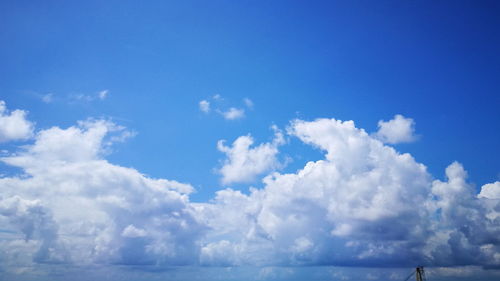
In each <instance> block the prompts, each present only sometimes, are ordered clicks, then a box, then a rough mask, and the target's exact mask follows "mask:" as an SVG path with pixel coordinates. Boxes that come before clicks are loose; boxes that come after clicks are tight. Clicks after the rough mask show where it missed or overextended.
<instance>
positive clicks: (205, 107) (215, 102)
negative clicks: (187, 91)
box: [198, 94, 253, 120]
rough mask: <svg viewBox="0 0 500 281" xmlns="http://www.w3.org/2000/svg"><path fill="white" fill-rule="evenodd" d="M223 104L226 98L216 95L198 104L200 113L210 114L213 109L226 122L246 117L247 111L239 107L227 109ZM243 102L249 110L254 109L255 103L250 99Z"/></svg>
mask: <svg viewBox="0 0 500 281" xmlns="http://www.w3.org/2000/svg"><path fill="white" fill-rule="evenodd" d="M223 102H224V98H222V96H221V95H219V94H216V95H214V96H213V97H212V98H211V99H209V100H201V101H200V102H199V103H198V107H199V108H200V111H202V112H204V113H209V112H210V111H212V108H213V109H214V111H215V112H216V113H218V114H220V115H221V116H222V117H224V119H226V120H237V119H241V118H244V117H245V109H243V108H237V107H229V108H228V109H226V107H225V106H222V104H223ZM243 102H244V103H245V105H246V107H247V108H250V109H252V108H253V102H252V101H251V100H250V99H249V98H245V99H243Z"/></svg>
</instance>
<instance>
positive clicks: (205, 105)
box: [199, 100, 210, 113]
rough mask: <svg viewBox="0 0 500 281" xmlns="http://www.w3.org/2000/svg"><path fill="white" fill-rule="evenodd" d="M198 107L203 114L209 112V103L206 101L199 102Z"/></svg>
mask: <svg viewBox="0 0 500 281" xmlns="http://www.w3.org/2000/svg"><path fill="white" fill-rule="evenodd" d="M199 107H200V110H201V111H203V112H205V113H208V112H210V102H209V101H206V100H202V101H200V103H199Z"/></svg>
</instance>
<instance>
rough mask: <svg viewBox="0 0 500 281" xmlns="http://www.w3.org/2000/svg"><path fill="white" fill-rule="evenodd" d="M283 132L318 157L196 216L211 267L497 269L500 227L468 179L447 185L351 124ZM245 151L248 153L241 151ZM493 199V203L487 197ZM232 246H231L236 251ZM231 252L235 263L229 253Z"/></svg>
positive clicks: (451, 176) (222, 195)
mask: <svg viewBox="0 0 500 281" xmlns="http://www.w3.org/2000/svg"><path fill="white" fill-rule="evenodd" d="M289 133H290V134H292V135H294V136H297V137H298V138H300V139H301V140H302V141H304V142H305V143H308V144H311V145H313V146H316V147H318V148H320V149H322V150H324V151H325V159H324V160H318V161H316V162H309V163H307V164H306V165H305V167H304V168H303V169H301V170H299V171H297V172H296V173H292V174H279V173H274V174H272V175H271V176H268V177H267V178H266V179H265V180H264V183H265V187H264V188H263V189H260V190H257V189H252V190H251V193H250V194H249V195H244V194H242V193H241V192H239V191H234V190H230V189H228V190H223V191H219V192H218V193H217V197H216V199H215V200H214V202H213V203H210V204H200V205H199V206H198V212H199V213H200V215H201V216H202V217H204V221H205V222H206V223H207V224H208V225H209V226H210V227H211V229H213V230H214V231H212V232H210V233H208V236H207V241H209V242H210V245H212V247H216V246H217V245H219V244H218V243H219V242H218V241H221V240H225V241H227V242H225V243H224V247H230V248H231V249H233V250H231V251H229V250H228V251H225V250H224V251H223V250H221V251H220V252H221V253H224V255H223V256H222V257H217V253H218V251H215V250H213V251H211V252H210V253H211V256H210V260H214V261H216V260H220V259H222V258H223V259H224V260H226V261H229V260H233V261H235V264H240V265H241V264H257V265H272V264H286V265H297V264H302V265H314V264H333V265H335V264H337V265H338V264H342V265H352V266H360V265H361V266H362V265H364V266H380V265H388V264H390V265H392V266H408V265H414V264H427V263H431V264H434V265H443V266H444V265H446V266H448V265H457V264H483V265H489V266H498V265H500V255H499V254H498V253H499V246H500V245H499V244H500V243H499V242H498V240H497V239H496V238H495V237H498V234H500V226H499V225H498V223H495V221H494V220H491V219H489V217H488V216H489V215H490V213H491V212H492V211H493V210H494V209H495V208H498V207H495V206H497V205H496V204H498V201H499V200H497V201H492V202H490V203H491V204H490V206H491V207H487V206H486V207H483V205H484V204H483V203H482V202H480V201H479V199H477V198H476V196H475V194H474V189H473V187H472V185H470V184H468V183H467V182H466V180H465V176H466V173H465V171H464V169H463V168H462V166H461V165H460V164H458V163H453V164H451V165H450V166H449V167H448V168H447V170H446V174H447V177H448V180H447V181H445V182H442V181H432V180H431V179H432V177H431V175H429V174H428V172H427V170H426V167H425V166H424V165H422V164H419V163H417V162H416V161H415V160H414V159H413V158H412V157H411V155H409V154H400V153H398V152H397V151H395V150H394V149H393V148H391V147H388V146H385V145H384V144H383V143H382V142H380V141H379V140H377V139H374V138H373V137H371V136H370V135H368V134H367V133H366V132H365V131H364V130H362V129H358V128H356V127H355V126H354V123H353V122H352V121H347V122H342V121H338V120H334V119H318V120H316V121H313V122H305V121H300V120H296V121H294V122H292V124H291V126H290V128H289ZM245 147H246V146H245ZM490 200H491V199H490ZM234 249H237V251H236V250H234ZM231 255H234V256H231Z"/></svg>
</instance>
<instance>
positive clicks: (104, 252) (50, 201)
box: [0, 120, 205, 270]
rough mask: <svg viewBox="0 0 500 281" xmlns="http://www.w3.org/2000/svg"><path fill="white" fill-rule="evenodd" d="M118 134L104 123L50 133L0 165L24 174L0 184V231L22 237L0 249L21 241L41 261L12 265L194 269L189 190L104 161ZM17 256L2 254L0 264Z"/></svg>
mask: <svg viewBox="0 0 500 281" xmlns="http://www.w3.org/2000/svg"><path fill="white" fill-rule="evenodd" d="M123 130H124V129H123V128H122V127H120V126H117V125H116V124H113V123H111V122H109V121H105V120H87V121H83V122H80V123H79V124H78V126H72V127H69V128H65V129H63V128H59V127H53V128H49V129H46V130H41V131H40V132H39V133H38V134H37V136H36V139H35V142H34V144H32V145H30V146H26V147H25V148H24V150H23V151H20V152H17V153H14V154H12V155H10V156H7V157H3V158H2V159H1V160H2V161H3V162H4V163H6V164H9V165H12V166H17V167H19V168H21V169H22V170H23V171H24V173H25V175H20V176H17V177H4V178H0V186H2V200H1V201H0V224H1V228H2V229H10V231H13V232H19V233H20V234H21V233H22V234H23V235H22V236H16V237H13V238H12V239H11V241H8V242H5V243H3V244H2V245H0V246H1V247H4V248H5V249H12V248H13V247H16V246H15V245H18V244H19V243H20V242H19V241H24V240H27V241H28V242H29V243H32V246H31V247H29V248H27V249H24V250H23V251H25V253H26V256H27V257H30V256H31V257H40V258H34V259H31V260H30V259H26V260H24V261H23V262H24V264H22V263H21V264H18V265H16V266H31V265H32V264H33V263H38V262H72V263H76V264H93V263H121V264H165V263H168V264H193V263H196V262H197V260H198V250H197V249H198V248H197V241H198V238H199V237H201V235H202V234H203V232H204V231H205V228H204V226H203V225H201V224H200V223H198V221H197V219H196V217H195V215H194V213H193V212H194V211H193V208H192V207H191V206H190V204H189V200H188V194H189V193H190V192H192V191H193V188H192V187H191V186H190V185H189V184H184V183H180V182H177V181H171V180H165V179H152V178H149V177H146V176H144V175H142V174H141V173H139V172H138V171H136V170H134V169H131V168H125V167H120V166H116V165H113V164H110V163H109V162H107V161H106V160H104V159H103V157H104V156H105V155H106V150H107V149H108V146H109V145H110V144H109V142H110V141H111V139H112V137H113V136H114V135H120V134H121V133H122V131H123ZM18 254H19V253H16V251H11V250H9V251H4V252H3V254H0V258H1V259H4V260H5V259H6V260H9V259H13V258H15V257H14V256H13V255H18ZM5 270H8V269H5Z"/></svg>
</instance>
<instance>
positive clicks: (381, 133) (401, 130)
mask: <svg viewBox="0 0 500 281" xmlns="http://www.w3.org/2000/svg"><path fill="white" fill-rule="evenodd" d="M378 128H379V129H378V131H377V132H376V133H375V137H376V138H378V139H379V140H381V141H383V142H384V143H390V144H396V143H404V142H413V141H415V140H416V139H417V137H416V136H415V121H413V119H411V118H405V117H404V116H403V115H400V114H397V115H395V116H394V119H392V120H389V121H383V120H380V121H378Z"/></svg>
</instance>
